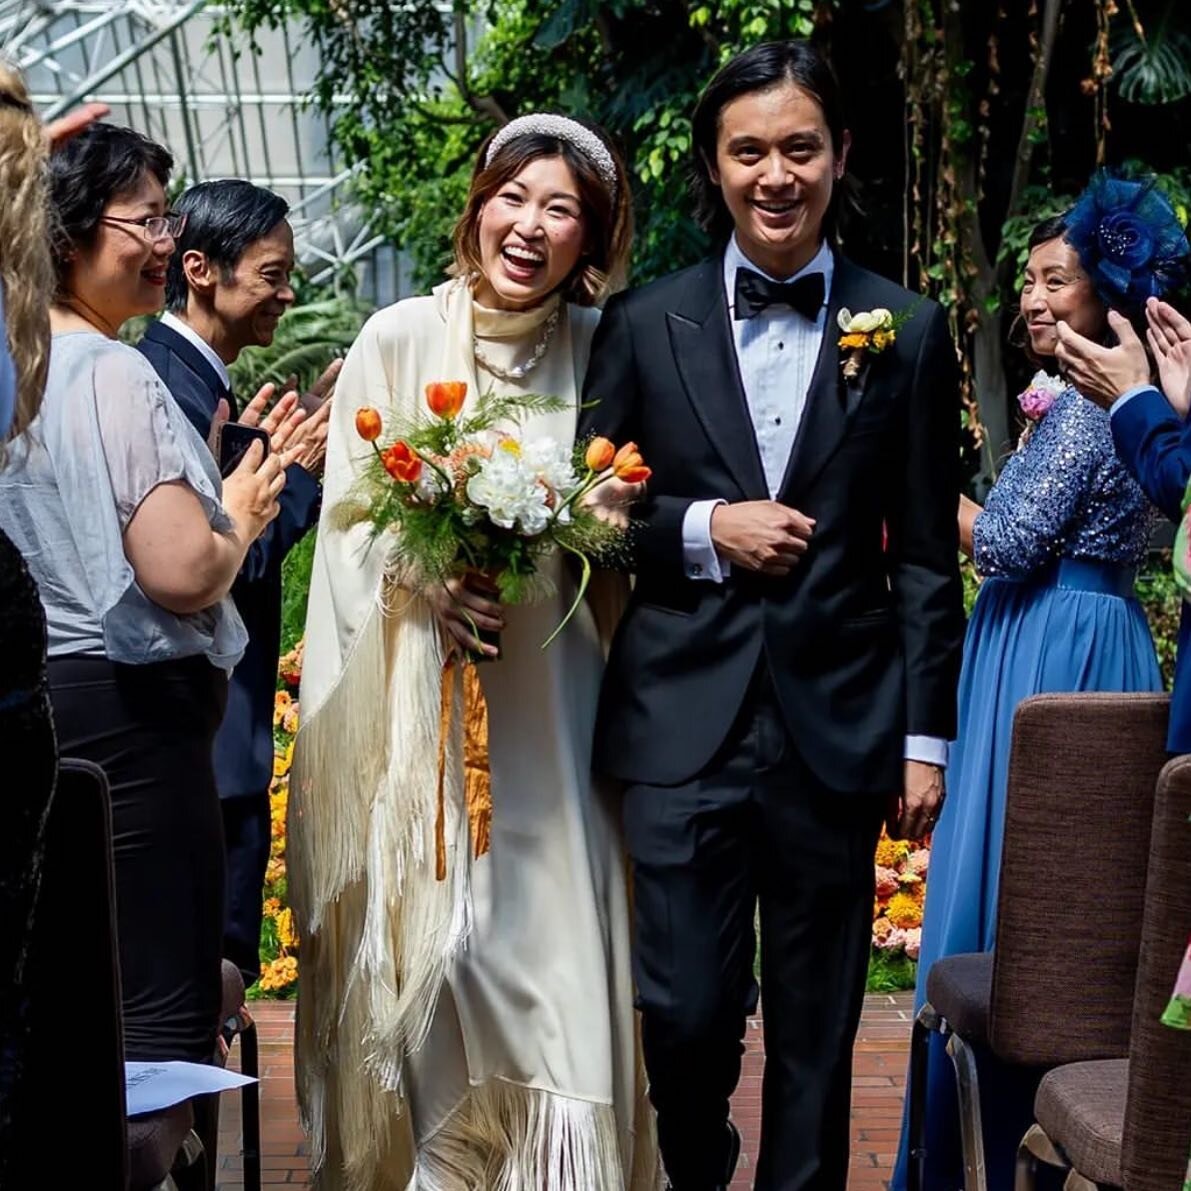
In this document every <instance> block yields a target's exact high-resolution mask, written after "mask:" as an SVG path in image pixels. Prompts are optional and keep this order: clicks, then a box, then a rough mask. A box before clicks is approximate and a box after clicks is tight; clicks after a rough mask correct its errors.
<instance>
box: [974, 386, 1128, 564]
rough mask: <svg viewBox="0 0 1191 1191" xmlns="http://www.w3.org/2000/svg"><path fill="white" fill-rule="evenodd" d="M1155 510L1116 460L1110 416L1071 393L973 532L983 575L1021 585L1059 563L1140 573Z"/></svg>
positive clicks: (1019, 458)
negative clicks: (1109, 566)
mask: <svg viewBox="0 0 1191 1191" xmlns="http://www.w3.org/2000/svg"><path fill="white" fill-rule="evenodd" d="M1150 519H1151V508H1150V505H1149V503H1148V502H1147V500H1146V498H1145V495H1144V493H1143V492H1142V490H1141V488H1139V487H1138V485H1137V483H1136V481H1135V480H1134V479H1133V477H1132V476H1130V475H1129V473H1128V472H1126V471H1125V468H1124V467H1123V466H1122V464H1121V462H1120V460H1119V459H1118V458H1117V454H1116V450H1115V449H1114V447H1113V442H1112V430H1111V429H1110V427H1109V421H1108V414H1107V412H1106V411H1104V410H1102V409H1100V408H1099V407H1098V406H1095V405H1093V404H1092V403H1091V402H1090V401H1087V400H1085V399H1084V398H1083V397H1081V396H1080V395H1079V393H1078V392H1077V391H1076V390H1075V389H1066V390H1065V391H1064V392H1063V393H1061V394H1060V395H1059V396H1058V397H1057V398H1056V399H1055V403H1054V404H1053V405H1052V406H1051V407H1050V409H1049V410H1048V411H1047V412H1046V414H1045V415H1044V416H1043V418H1042V419H1041V421H1040V422H1039V423H1038V425H1037V426H1036V427H1035V428H1034V432H1033V434H1032V435H1031V436H1030V438H1029V440H1028V441H1027V442H1026V444H1025V446H1024V447H1022V448H1021V449H1020V450H1018V451H1017V452H1015V453H1014V454H1013V455H1012V456H1011V457H1010V458H1009V460H1008V462H1007V463H1006V464H1005V467H1004V469H1003V470H1002V472H1001V475H1000V477H999V478H998V480H997V482H996V484H994V485H993V488H992V491H991V492H990V493H989V494H988V500H987V502H986V503H985V506H984V511H983V512H982V513H981V514H980V515H979V516H978V517H977V518H976V521H975V525H974V527H973V530H972V545H973V558H974V561H975V563H976V569H977V570H978V571H979V572H980V573H981V574H982V575H1002V576H1005V577H1007V578H1011V579H1024V578H1026V577H1028V576H1029V575H1031V574H1033V573H1034V572H1035V571H1038V570H1040V569H1041V568H1043V567H1044V566H1046V565H1047V564H1048V563H1050V562H1052V561H1053V560H1054V559H1056V558H1083V559H1092V560H1095V561H1099V562H1110V563H1117V564H1120V565H1122V566H1136V565H1137V563H1138V562H1140V561H1141V559H1142V557H1143V555H1144V554H1145V551H1146V546H1147V544H1148V542H1149V536H1150Z"/></svg>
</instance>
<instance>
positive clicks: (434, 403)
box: [426, 380, 467, 418]
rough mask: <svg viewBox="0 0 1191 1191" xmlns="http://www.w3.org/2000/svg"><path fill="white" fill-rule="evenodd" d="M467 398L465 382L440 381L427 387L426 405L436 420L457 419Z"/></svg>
mask: <svg viewBox="0 0 1191 1191" xmlns="http://www.w3.org/2000/svg"><path fill="white" fill-rule="evenodd" d="M466 397H467V381H465V380H439V381H434V382H433V383H431V384H428V385H427V386H426V404H427V405H428V406H430V412H431V413H432V414H434V416H435V417H436V418H457V417H458V416H459V411H460V410H461V409H462V408H463V401H464V399H465V398H466Z"/></svg>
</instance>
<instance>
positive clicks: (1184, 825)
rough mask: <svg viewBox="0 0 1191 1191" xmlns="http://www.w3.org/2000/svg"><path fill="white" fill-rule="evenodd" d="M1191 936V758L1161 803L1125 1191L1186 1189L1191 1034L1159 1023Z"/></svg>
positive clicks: (1173, 767)
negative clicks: (1184, 1187)
mask: <svg viewBox="0 0 1191 1191" xmlns="http://www.w3.org/2000/svg"><path fill="white" fill-rule="evenodd" d="M1188 934H1191V756H1187V757H1176V758H1175V759H1174V760H1173V761H1171V762H1170V763H1169V764H1168V765H1167V766H1166V768H1165V769H1163V771H1162V776H1161V777H1160V778H1159V779H1158V790H1157V794H1156V796H1155V802H1154V829H1153V833H1152V836H1151V841H1150V862H1149V870H1148V872H1147V874H1146V904H1145V917H1144V919H1143V921H1142V928H1141V954H1140V956H1139V958H1138V963H1137V989H1136V995H1135V997H1134V1006H1133V1035H1132V1038H1131V1040H1130V1046H1129V1094H1128V1096H1127V1098H1126V1101H1125V1131H1124V1137H1123V1150H1122V1155H1121V1162H1122V1172H1123V1174H1124V1177H1125V1188H1126V1191H1171V1188H1174V1187H1181V1186H1182V1185H1183V1173H1184V1171H1185V1170H1186V1169H1187V1158H1188V1155H1189V1154H1191V1031H1185V1030H1173V1029H1171V1028H1170V1027H1169V1026H1165V1025H1163V1024H1162V1022H1161V1021H1160V1018H1161V1016H1162V1011H1163V1010H1164V1009H1165V1008H1166V1005H1167V1002H1168V1001H1169V1000H1170V995H1171V992H1172V991H1173V989H1174V982H1175V976H1176V975H1177V974H1178V970H1179V964H1180V962H1181V960H1182V958H1183V953H1184V952H1185V950H1186V947H1187V936H1188Z"/></svg>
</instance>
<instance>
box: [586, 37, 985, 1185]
mask: <svg viewBox="0 0 1191 1191" xmlns="http://www.w3.org/2000/svg"><path fill="white" fill-rule="evenodd" d="M693 133H694V141H695V153H696V171H697V184H696V185H697V196H698V202H699V215H700V217H701V219H702V220H703V222H704V225H705V226H706V227H708V229H709V230H711V231H712V232H713V233H714V234H716V235H718V236H719V238H720V239H721V242H723V244H724V247H723V248H722V250H721V251H720V252H719V253H718V254H717V255H716V256H714V257H713V258H712V259H710V260H707V261H705V262H704V263H703V264H701V265H697V266H695V267H694V268H692V269H688V270H685V271H683V272H680V273H676V274H674V275H672V276H670V277H666V278H663V279H662V280H660V281H658V282H656V283H654V284H652V285H649V286H645V287H644V288H642V289H638V290H634V291H631V292H629V293H627V294H623V295H621V296H619V297H617V298H615V299H613V300H612V301H610V302H609V303H608V307H607V310H606V311H605V313H604V317H603V319H602V321H601V323H600V327H599V331H598V333H597V335H596V340H595V344H594V346H593V354H592V360H591V366H590V370H589V372H588V379H587V384H586V387H585V400H586V401H588V402H596V403H598V404H595V405H594V406H593V407H591V408H589V409H588V411H587V412H586V414H585V415H584V419H583V425H582V426H581V428H580V429H581V433H598V434H602V435H606V436H607V437H609V438H611V439H613V440H614V441H616V442H618V443H619V442H624V441H625V440H627V439H635V440H636V441H637V443H638V444H639V445H640V448H641V450H642V453H643V454H644V456H645V458H646V461H647V463H648V464H649V466H650V467H651V468H652V469H653V477H652V479H651V480H650V482H649V486H648V494H647V496H646V499H645V500H644V502H643V504H642V505H641V506H640V508H639V512H638V516H639V517H640V518H641V521H642V522H643V525H642V526H641V529H640V532H639V534H638V536H637V538H636V547H635V555H636V562H635V569H636V573H637V583H636V588H635V590H634V593H633V597H632V601H631V603H630V606H629V609H628V611H627V613H626V615H625V617H624V620H623V621H622V623H621V626H620V630H619V633H618V635H617V638H616V640H615V643H614V645H613V649H612V654H611V657H610V659H609V663H608V670H607V676H606V679H605V685H604V690H603V697H602V701H601V711H600V719H599V724H598V727H597V738H596V754H595V755H596V763H597V766H598V767H599V768H601V769H602V770H603V771H605V772H607V773H608V774H610V775H612V776H614V777H616V778H619V779H621V780H622V781H623V782H625V783H626V784H627V788H626V792H625V805H624V816H625V831H626V838H627V842H628V848H629V852H630V854H631V856H632V861H633V874H634V913H635V949H636V954H635V976H636V983H637V990H638V1005H639V1007H640V1009H641V1011H642V1014H643V1029H644V1045H645V1058H646V1063H647V1066H648V1071H649V1079H650V1095H651V1098H652V1100H653V1103H654V1106H655V1108H656V1109H657V1114H658V1131H659V1138H660V1142H661V1146H662V1153H663V1157H664V1159H665V1163H666V1169H667V1172H668V1175H669V1178H670V1180H671V1185H672V1187H673V1189H674V1191H713V1189H718V1188H725V1187H726V1186H727V1185H728V1183H729V1182H730V1180H731V1177H732V1171H733V1169H734V1167H735V1164H736V1159H737V1156H738V1153H739V1146H740V1142H739V1136H738V1134H737V1133H736V1130H735V1129H734V1128H733V1126H732V1125H731V1124H730V1122H729V1120H728V1100H729V1097H730V1096H731V1094H732V1091H733V1089H734V1088H735V1086H736V1082H737V1080H738V1078H739V1075H740V1058H741V1052H742V1045H741V1040H742V1038H743V1035H744V1029H745V1018H746V1016H747V1015H748V1014H750V1013H751V1012H753V1010H754V1009H755V1008H756V1003H757V985H756V983H755V981H754V976H753V971H754V966H753V965H754V956H755V952H756V941H755V938H754V915H755V913H756V911H757V907H758V904H759V907H760V926H761V950H760V968H761V984H762V986H763V987H764V990H765V1006H764V1021H765V1048H766V1055H767V1062H766V1070H765V1080H764V1094H763V1109H762V1139H761V1150H760V1156H759V1159H758V1162H757V1174H756V1183H755V1185H756V1187H758V1188H763V1189H765V1191H779V1189H780V1191H795V1189H800V1188H815V1189H816V1191H819V1189H824V1191H828V1189H830V1191H843V1188H844V1186H845V1183H846V1180H847V1171H848V1149H849V1127H848V1118H849V1098H850V1088H851V1052H852V1042H853V1038H854V1036H855V1032H856V1027H857V1024H858V1021H859V1016H860V1008H861V1004H862V998H863V992H864V981H865V971H866V965H867V960H868V954H869V942H870V932H871V924H872V904H873V852H874V847H875V844H876V839H877V835H878V832H879V829H880V825H881V821H882V819H883V818H884V817H885V816H886V814H887V812H888V813H890V816H891V819H890V821H891V825H892V827H893V829H894V830H896V831H900V833H901V834H902V835H904V836H910V837H917V836H921V835H923V834H925V833H926V831H928V830H929V828H930V826H931V825H932V824H933V822H934V820H935V817H936V815H937V814H938V811H939V809H940V806H941V803H942V798H943V768H942V767H943V765H944V764H945V762H946V749H947V745H946V741H947V740H948V739H949V738H950V737H951V736H952V735H953V733H954V729H955V685H956V675H957V670H958V663H959V655H960V647H961V638H962V632H963V612H962V606H961V585H960V578H959V572H958V569H957V561H956V559H957V531H956V510H957V503H958V494H959V477H958V464H959V441H958V436H959V425H960V422H959V398H958V378H957V370H956V358H955V352H954V349H953V347H952V344H951V340H950V338H949V335H948V330H947V321H946V318H945V316H944V314H943V311H942V310H941V309H940V308H939V307H938V306H936V305H935V304H934V303H932V302H925V301H921V302H920V301H919V300H918V299H917V298H915V297H914V296H913V295H912V294H909V293H907V292H906V291H905V290H903V289H901V288H900V287H898V286H896V285H894V284H892V283H891V282H888V281H886V280H884V279H883V278H881V277H878V276H876V275H874V274H872V273H868V272H865V271H864V270H862V269H859V268H857V267H856V266H855V265H853V264H851V263H850V262H849V261H848V260H846V259H845V258H844V257H842V256H840V255H839V254H838V253H837V252H836V251H834V249H833V248H832V247H831V241H832V230H833V223H834V216H835V208H836V201H837V194H836V190H837V186H838V184H839V181H840V178H841V177H842V175H843V171H844V163H845V158H846V155H847V151H848V145H849V139H850V138H849V135H848V133H847V132H846V131H845V129H844V125H843V117H842V112H841V103H840V96H839V92H838V86H837V84H836V82H835V80H834V77H833V76H832V73H831V70H830V68H829V67H828V66H827V64H826V63H825V62H824V61H823V60H822V59H821V58H820V57H819V56H818V54H817V53H816V52H815V51H814V50H813V49H812V48H811V47H810V46H809V45H808V44H806V43H804V42H794V41H790V42H780V43H772V44H767V45H761V46H757V47H756V48H754V49H752V50H750V51H748V52H747V53H745V54H743V55H741V56H740V57H738V58H736V59H735V60H734V61H732V62H730V63H728V65H727V66H725V67H724V68H723V69H722V70H721V71H720V72H719V73H718V74H717V75H716V77H715V78H714V79H713V80H712V82H711V83H710V84H709V86H708V87H707V90H706V91H705V92H704V94H703V96H702V98H701V99H700V101H699V105H698V108H697V109H696V111H695V115H694V123H693ZM881 307H884V308H887V309H888V310H890V311H892V312H894V314H895V315H904V316H907V317H906V321H905V322H904V325H902V326H900V328H899V329H897V332H896V340H895V341H894V342H893V343H892V344H886V345H885V346H884V350H871V349H870V350H867V351H866V350H863V349H861V350H857V351H856V352H855V353H853V352H852V351H844V352H841V349H840V348H839V347H838V339H839V336H840V331H839V329H838V325H837V321H838V320H837V316H838V315H839V313H840V311H841V310H842V309H844V308H847V309H848V310H850V311H851V312H852V313H853V314H857V313H860V312H866V311H870V310H873V309H875V308H881ZM853 354H855V363H857V364H858V365H859V370H858V372H857V374H856V375H855V376H854V377H849V376H847V375H845V370H844V365H845V363H847V362H848V360H849V358H850V357H852V356H853ZM850 371H851V369H849V372H850Z"/></svg>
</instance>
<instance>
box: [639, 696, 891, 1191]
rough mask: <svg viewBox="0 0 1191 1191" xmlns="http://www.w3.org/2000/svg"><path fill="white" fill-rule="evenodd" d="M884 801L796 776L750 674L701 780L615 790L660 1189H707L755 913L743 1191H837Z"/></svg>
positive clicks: (722, 1150) (733, 1059)
mask: <svg viewBox="0 0 1191 1191" xmlns="http://www.w3.org/2000/svg"><path fill="white" fill-rule="evenodd" d="M886 793H887V792H886ZM885 804H886V796H885V795H884V794H882V795H874V796H872V797H864V796H859V797H858V796H856V795H844V794H839V793H836V792H834V791H832V790H830V789H827V788H826V787H824V786H823V784H822V783H821V782H820V781H819V780H818V779H816V778H815V777H814V776H813V774H812V773H811V772H810V770H809V769H808V768H807V767H806V766H805V765H804V764H803V763H802V761H801V760H800V759H799V757H798V754H797V752H796V751H795V748H794V745H793V742H792V741H791V739H790V735H789V732H788V731H787V729H786V727H785V723H784V720H783V717H782V714H781V711H780V710H779V708H778V706H777V703H776V698H775V696H774V694H773V690H772V687H771V685H770V682H769V680H768V678H767V677H765V676H759V678H758V681H756V682H755V683H754V685H753V689H752V691H751V693H750V697H749V700H748V703H747V705H746V707H745V708H744V709H743V711H742V712H741V715H740V717H739V719H738V720H737V723H736V725H735V726H734V728H733V730H732V732H731V734H730V735H729V737H728V739H727V741H726V742H725V744H724V746H723V747H722V748H721V749H720V751H719V753H718V754H717V755H716V757H715V758H714V759H713V760H712V762H711V763H710V764H709V766H708V767H707V769H706V770H704V771H703V772H702V773H701V774H699V775H698V776H697V777H695V778H694V779H692V780H691V781H689V782H687V783H685V784H683V785H680V786H665V787H664V786H646V785H634V786H630V787H629V788H628V789H627V791H626V793H625V810H624V814H625V829H626V835H627V839H628V847H629V852H630V854H631V856H632V860H633V879H634V915H635V926H636V932H635V935H636V937H635V947H634V967H635V976H636V983H637V990H638V1007H639V1008H640V1009H641V1011H642V1014H643V1030H644V1046H645V1061H646V1066H647V1068H648V1072H649V1080H650V1097H651V1099H652V1100H653V1104H654V1107H655V1108H656V1109H657V1114H658V1133H659V1140H660V1143H661V1148H662V1156H663V1158H664V1160H665V1164H666V1170H667V1173H668V1175H669V1177H670V1180H671V1182H672V1183H673V1186H674V1191H711V1189H712V1188H714V1187H717V1186H718V1185H720V1184H721V1183H722V1182H723V1179H724V1166H725V1160H726V1142H727V1129H726V1125H725V1122H726V1121H727V1118H728V1098H729V1096H730V1095H731V1094H732V1092H733V1090H734V1089H735V1087H736V1083H737V1080H738V1079H739V1077H740V1060H741V1054H742V1053H743V1045H742V1040H743V1037H744V1031H745V1019H746V1017H747V1016H748V1015H749V1014H750V1013H752V1012H753V1011H754V1010H755V1008H756V1004H757V984H756V981H755V979H754V975H753V963H754V953H755V950H756V941H755V935H754V917H755V914H756V910H757V905H758V902H759V904H760V924H761V986H762V988H763V989H764V1015H763V1016H764V1024H765V1051H766V1064H765V1079H764V1085H763V1098H762V1121H761V1151H760V1155H759V1158H758V1160H757V1168H756V1169H757V1174H756V1181H755V1184H754V1186H755V1187H756V1188H758V1189H763V1191H807V1189H812V1188H813V1189H814V1191H844V1187H845V1185H846V1182H847V1175H848V1152H849V1115H850V1100H851V1078H852V1043H853V1039H854V1037H855V1034H856V1028H857V1025H858V1024H859V1021H860V1010H861V1006H862V1004H863V998H864V981H865V972H866V968H867V963H868V955H869V947H870V939H871V933H872V913H873V852H874V849H875V846H876V840H877V835H878V832H879V830H880V824H881V819H882V816H883V813H884V809H885Z"/></svg>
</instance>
